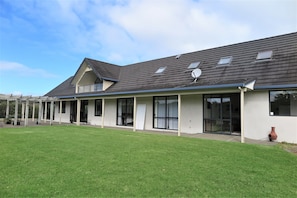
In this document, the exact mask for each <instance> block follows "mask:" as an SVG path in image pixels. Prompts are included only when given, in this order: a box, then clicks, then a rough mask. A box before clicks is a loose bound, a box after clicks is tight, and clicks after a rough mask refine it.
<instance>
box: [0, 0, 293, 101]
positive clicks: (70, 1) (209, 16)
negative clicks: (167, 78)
mask: <svg viewBox="0 0 297 198" xmlns="http://www.w3.org/2000/svg"><path fill="white" fill-rule="evenodd" d="M291 32H297V0H0V93H2V94H3V93H4V94H11V93H12V94H23V95H34V96H37V95H44V94H46V93H47V92H48V91H50V90H51V89H53V88H54V87H56V86H57V85H59V84H60V83H61V82H63V81H64V80H66V79H67V78H68V77H70V76H72V75H74V73H75V72H76V70H77V69H78V67H79V66H80V64H81V62H82V61H83V59H84V58H85V57H88V58H93V59H96V60H101V61H105V62H109V63H114V64H118V65H127V64H131V63H135V62H142V61H146V60H151V59H156V58H162V57H166V56H172V55H176V54H181V53H187V52H192V51H198V50H202V49H208V48H212V47H219V46H223V45H228V44H233V43H239V42H245V41H249V40H255V39H260V38H266V37H271V36H276V35H281V34H287V33H291Z"/></svg>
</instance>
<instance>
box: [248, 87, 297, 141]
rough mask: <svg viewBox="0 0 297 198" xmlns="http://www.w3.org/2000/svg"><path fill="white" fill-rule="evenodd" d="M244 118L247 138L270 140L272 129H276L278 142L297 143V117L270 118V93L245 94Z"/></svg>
mask: <svg viewBox="0 0 297 198" xmlns="http://www.w3.org/2000/svg"><path fill="white" fill-rule="evenodd" d="M244 116H245V120H244V122H245V123H244V128H245V137H247V138H251V139H256V140H268V134H269V133H270V131H271V127H275V131H276V133H277V135H278V137H277V141H279V142H282V141H284V142H288V143H297V117H296V116H295V117H294V116H270V115H269V92H268V91H261V92H260V91H252V92H247V93H245V115H244Z"/></svg>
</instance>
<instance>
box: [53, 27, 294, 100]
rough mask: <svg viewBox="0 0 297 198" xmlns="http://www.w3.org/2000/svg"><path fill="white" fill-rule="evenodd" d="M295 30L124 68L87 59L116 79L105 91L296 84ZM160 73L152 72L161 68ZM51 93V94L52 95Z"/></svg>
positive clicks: (105, 74)
mask: <svg viewBox="0 0 297 198" xmlns="http://www.w3.org/2000/svg"><path fill="white" fill-rule="evenodd" d="M296 46H297V33H291V34H286V35H281V36H275V37H270V38H266V39H259V40H255V41H249V42H244V43H239V44H233V45H228V46H223V47H218V48H212V49H207V50H202V51H197V52H192V53H186V54H182V55H181V56H180V57H179V58H178V59H176V58H175V56H170V57H166V58H160V59H156V60H151V61H146V62H141V63H136V64H131V65H127V66H123V67H119V66H114V65H112V66H110V65H109V64H107V63H106V64H100V63H101V62H100V61H95V60H91V59H86V60H88V61H90V63H91V64H92V65H93V67H94V68H96V70H97V71H98V73H100V75H101V76H107V77H109V78H115V79H118V80H119V81H118V82H116V83H115V84H114V85H113V86H112V87H110V88H109V89H108V90H106V91H105V92H106V93H112V92H128V91H137V90H155V89H170V88H180V87H195V86H196V87H197V88H198V89H199V86H213V85H223V84H238V83H245V82H249V81H252V80H256V84H255V87H257V86H268V85H269V86H271V85H284V86H285V85H292V84H293V85H296V84H297V47H296ZM266 50H272V51H273V57H272V59H271V60H267V61H256V56H257V54H258V52H260V51H266ZM227 56H232V62H231V64H230V65H228V66H218V65H217V63H218V61H219V60H220V58H221V57H227ZM197 61H200V62H201V63H200V65H199V68H200V69H201V71H202V74H201V76H200V77H199V78H198V80H197V82H196V83H193V81H194V79H193V78H192V77H191V71H189V70H188V69H187V67H188V66H189V65H190V64H191V63H192V62H197ZM164 66H165V67H166V69H165V71H164V72H163V73H162V74H155V71H157V70H158V68H160V67H164ZM51 96H52V95H51Z"/></svg>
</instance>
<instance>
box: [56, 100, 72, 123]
mask: <svg viewBox="0 0 297 198" xmlns="http://www.w3.org/2000/svg"><path fill="white" fill-rule="evenodd" d="M54 121H55V122H60V102H55V119H54ZM61 122H66V123H69V122H70V102H69V101H66V106H65V113H62V114H61Z"/></svg>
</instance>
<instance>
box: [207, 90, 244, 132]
mask: <svg viewBox="0 0 297 198" xmlns="http://www.w3.org/2000/svg"><path fill="white" fill-rule="evenodd" d="M203 116H204V132H213V133H227V134H231V133H240V98H239V94H218V95H204V115H203Z"/></svg>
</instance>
